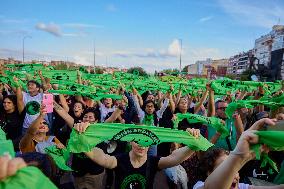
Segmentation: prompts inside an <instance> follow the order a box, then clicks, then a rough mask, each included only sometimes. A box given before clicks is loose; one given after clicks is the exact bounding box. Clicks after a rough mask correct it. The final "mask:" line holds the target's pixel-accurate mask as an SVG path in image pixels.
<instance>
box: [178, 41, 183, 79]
mask: <svg viewBox="0 0 284 189" xmlns="http://www.w3.org/2000/svg"><path fill="white" fill-rule="evenodd" d="M179 44H180V50H179V73H180V74H181V52H182V40H181V39H179Z"/></svg>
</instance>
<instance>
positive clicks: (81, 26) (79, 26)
mask: <svg viewBox="0 0 284 189" xmlns="http://www.w3.org/2000/svg"><path fill="white" fill-rule="evenodd" d="M63 26H64V27H69V28H74V29H85V28H103V26H101V25H94V24H83V23H65V24H63Z"/></svg>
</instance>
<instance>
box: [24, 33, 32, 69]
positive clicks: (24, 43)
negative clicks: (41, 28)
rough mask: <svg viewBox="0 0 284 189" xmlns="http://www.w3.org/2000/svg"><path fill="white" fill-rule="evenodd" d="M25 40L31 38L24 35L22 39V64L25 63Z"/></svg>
mask: <svg viewBox="0 0 284 189" xmlns="http://www.w3.org/2000/svg"><path fill="white" fill-rule="evenodd" d="M26 38H32V37H31V36H29V35H25V36H24V37H23V64H24V63H25V39H26Z"/></svg>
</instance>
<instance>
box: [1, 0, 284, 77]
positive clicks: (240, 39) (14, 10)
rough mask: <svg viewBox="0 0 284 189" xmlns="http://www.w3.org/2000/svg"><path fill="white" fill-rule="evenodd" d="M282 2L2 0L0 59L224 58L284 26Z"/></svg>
mask: <svg viewBox="0 0 284 189" xmlns="http://www.w3.org/2000/svg"><path fill="white" fill-rule="evenodd" d="M283 12H284V1H282V0H270V1H267V0H254V1H245V0H238V1H237V0H210V1H209V0H208V1H205V0H203V1H198V0H143V1H142V0H140V1H138V0H137V1H135V0H113V1H103V0H81V1H79V0H46V1H43V0H42V1H39V0H25V1H23V0H9V1H4V0H2V2H1V10H0V57H1V58H7V57H14V58H16V59H21V57H22V40H23V37H24V36H26V35H28V36H31V38H26V39H25V47H26V48H25V49H26V51H25V52H26V56H25V59H26V60H32V59H35V60H47V61H49V60H69V61H75V62H77V63H81V64H85V65H91V64H93V45H94V41H95V46H96V64H97V65H102V66H115V67H120V68H129V67H131V66H134V65H135V66H141V67H143V68H145V69H146V70H147V71H149V72H154V70H162V69H166V68H177V67H178V65H179V59H178V55H179V52H180V43H179V42H180V41H179V39H182V66H185V65H188V64H192V63H194V62H195V61H197V60H204V59H206V58H213V59H219V58H228V57H230V56H232V55H234V54H236V53H238V52H241V51H247V50H249V49H251V48H253V46H254V40H255V39H256V38H258V37H260V36H261V35H264V34H266V33H268V32H269V31H271V27H272V26H273V25H274V24H277V23H278V22H279V21H278V20H279V19H280V24H284V14H283Z"/></svg>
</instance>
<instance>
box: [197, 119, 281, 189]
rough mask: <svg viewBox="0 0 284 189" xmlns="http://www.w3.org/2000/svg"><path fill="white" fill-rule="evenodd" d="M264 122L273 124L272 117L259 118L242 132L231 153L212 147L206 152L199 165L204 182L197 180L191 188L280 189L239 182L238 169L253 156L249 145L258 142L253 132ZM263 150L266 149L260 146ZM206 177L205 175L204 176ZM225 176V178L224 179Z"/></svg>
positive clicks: (279, 186)
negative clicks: (204, 178)
mask: <svg viewBox="0 0 284 189" xmlns="http://www.w3.org/2000/svg"><path fill="white" fill-rule="evenodd" d="M264 124H268V125H271V126H273V125H275V120H273V119H267V118H264V119H261V120H259V121H258V122H256V123H255V124H254V125H253V126H252V127H251V128H250V129H249V130H247V131H245V132H243V133H242V135H241V137H240V139H239V141H238V143H237V146H236V148H235V149H234V151H232V152H231V153H229V152H227V151H225V150H223V149H218V148H217V149H212V150H209V151H207V152H206V154H205V155H204V157H203V160H202V161H201V163H200V165H201V166H202V167H203V174H204V175H207V178H206V180H205V182H202V181H198V182H197V183H196V184H195V186H194V187H193V189H203V188H204V189H210V188H212V189H213V188H220V189H223V188H224V189H227V188H232V189H264V188H265V189H282V188H284V185H277V186H253V185H249V184H244V183H239V180H240V177H239V173H238V171H239V170H240V169H241V168H242V167H243V166H244V165H245V164H246V163H247V162H248V161H250V160H252V159H254V158H255V154H254V152H252V151H251V149H250V146H251V145H253V144H257V143H258V136H257V135H256V134H255V133H254V132H255V131H256V130H259V129H261V128H262V127H263V126H264ZM262 150H263V152H267V149H266V148H265V147H264V148H262ZM205 177H206V176H205ZM224 178H226V179H224Z"/></svg>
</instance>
